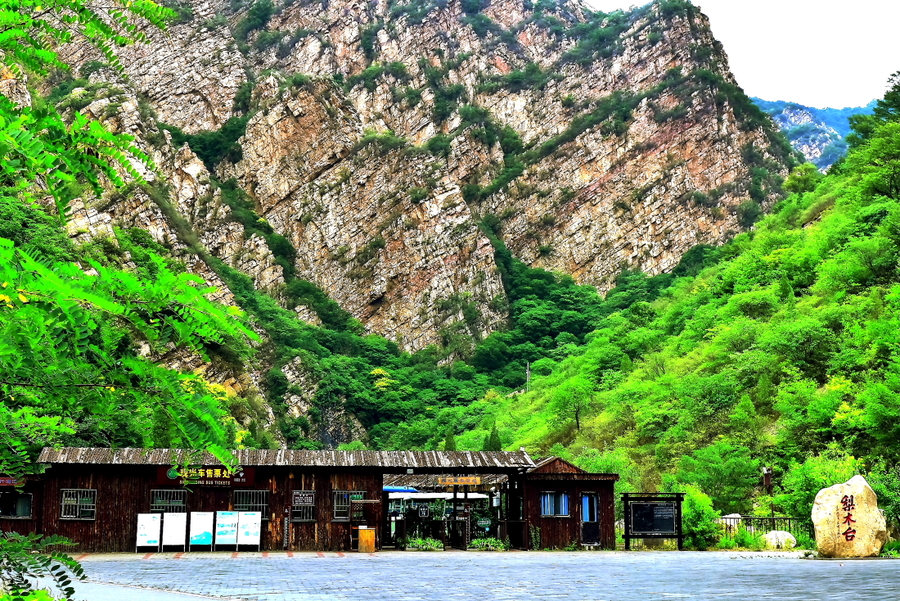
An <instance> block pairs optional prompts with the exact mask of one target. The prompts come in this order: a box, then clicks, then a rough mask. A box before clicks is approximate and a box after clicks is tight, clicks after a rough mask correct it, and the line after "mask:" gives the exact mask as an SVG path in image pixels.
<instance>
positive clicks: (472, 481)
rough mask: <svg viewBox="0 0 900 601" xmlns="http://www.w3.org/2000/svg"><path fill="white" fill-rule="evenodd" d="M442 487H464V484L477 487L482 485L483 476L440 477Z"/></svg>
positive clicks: (439, 481) (439, 482)
mask: <svg viewBox="0 0 900 601" xmlns="http://www.w3.org/2000/svg"><path fill="white" fill-rule="evenodd" d="M438 484H439V485H440V486H462V485H464V484H467V485H470V486H477V485H479V484H481V476H446V477H439V478H438Z"/></svg>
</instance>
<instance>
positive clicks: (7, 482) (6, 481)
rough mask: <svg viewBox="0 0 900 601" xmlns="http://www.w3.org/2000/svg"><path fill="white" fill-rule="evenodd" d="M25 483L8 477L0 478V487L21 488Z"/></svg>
mask: <svg viewBox="0 0 900 601" xmlns="http://www.w3.org/2000/svg"><path fill="white" fill-rule="evenodd" d="M24 483H25V482H24V481H22V480H16V479H15V478H10V477H9V476H0V486H22V485H23V484H24Z"/></svg>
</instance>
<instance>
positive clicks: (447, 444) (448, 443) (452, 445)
mask: <svg viewBox="0 0 900 601" xmlns="http://www.w3.org/2000/svg"><path fill="white" fill-rule="evenodd" d="M444 450H445V451H455V450H456V437H455V436H454V435H453V431H452V430H451V431H450V432H447V438H445V439H444Z"/></svg>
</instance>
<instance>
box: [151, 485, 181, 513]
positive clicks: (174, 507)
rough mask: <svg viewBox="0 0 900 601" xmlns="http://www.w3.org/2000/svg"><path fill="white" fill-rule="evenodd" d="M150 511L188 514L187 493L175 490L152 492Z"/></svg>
mask: <svg viewBox="0 0 900 601" xmlns="http://www.w3.org/2000/svg"><path fill="white" fill-rule="evenodd" d="M150 511H151V512H167V513H187V491H186V490H173V489H156V490H151V491H150Z"/></svg>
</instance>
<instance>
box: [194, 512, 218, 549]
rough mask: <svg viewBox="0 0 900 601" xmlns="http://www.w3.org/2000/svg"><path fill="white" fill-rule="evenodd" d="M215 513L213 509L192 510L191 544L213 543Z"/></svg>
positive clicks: (210, 544)
mask: <svg viewBox="0 0 900 601" xmlns="http://www.w3.org/2000/svg"><path fill="white" fill-rule="evenodd" d="M214 517H215V514H214V513H213V512H212V511H192V512H191V538H190V542H189V544H191V545H209V546H212V544H213V518H214Z"/></svg>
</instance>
